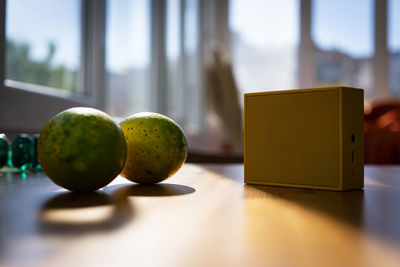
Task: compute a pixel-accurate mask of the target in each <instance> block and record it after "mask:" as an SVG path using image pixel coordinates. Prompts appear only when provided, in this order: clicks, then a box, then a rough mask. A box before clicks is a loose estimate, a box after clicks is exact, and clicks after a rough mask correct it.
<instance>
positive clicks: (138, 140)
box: [120, 112, 188, 184]
mask: <svg viewBox="0 0 400 267" xmlns="http://www.w3.org/2000/svg"><path fill="white" fill-rule="evenodd" d="M120 126H121V129H122V131H123V133H124V136H125V140H126V144H127V147H128V152H127V159H126V163H125V166H124V169H123V170H122V172H121V176H123V177H125V178H127V179H129V180H131V181H132V182H136V183H140V184H154V183H158V182H161V181H163V180H165V179H167V178H168V177H170V176H171V175H173V174H174V173H176V172H177V171H178V170H179V168H180V167H181V166H182V164H183V163H184V161H185V159H186V155H187V148H188V143H187V141H186V137H185V134H184V132H183V130H182V128H181V127H180V126H179V125H178V124H177V123H176V122H174V121H173V120H171V119H170V118H168V117H166V116H163V115H161V114H157V113H150V112H142V113H137V114H134V115H132V116H130V117H128V118H127V119H125V120H124V121H122V122H121V123H120Z"/></svg>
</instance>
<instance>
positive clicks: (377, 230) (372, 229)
mask: <svg viewBox="0 0 400 267" xmlns="http://www.w3.org/2000/svg"><path fill="white" fill-rule="evenodd" d="M244 188H245V197H246V198H252V197H273V198H278V199H282V200H285V201H290V202H292V203H294V204H296V205H299V206H301V207H303V208H306V209H311V210H314V211H316V212H319V213H322V214H325V215H327V216H330V217H331V218H333V219H336V220H339V221H342V222H344V223H346V224H348V225H351V226H352V227H354V228H355V229H357V230H359V231H362V232H365V233H369V234H372V235H374V236H377V237H380V238H383V239H385V240H387V241H389V242H391V243H393V244H395V245H400V209H399V208H398V207H397V206H396V205H389V206H390V207H389V206H388V205H387V202H386V201H385V200H384V199H382V198H381V196H382V195H381V194H378V193H377V190H375V189H373V190H371V189H370V188H368V190H366V189H365V190H362V189H359V190H352V191H345V192H334V191H325V190H310V189H296V188H285V187H274V186H259V185H245V186H244ZM255 189H256V190H255ZM387 193H388V194H387V195H386V197H388V196H389V195H390V194H391V193H393V192H389V191H388V192H387ZM383 214H385V215H386V216H380V215H383ZM387 215H390V217H388V216H387Z"/></svg>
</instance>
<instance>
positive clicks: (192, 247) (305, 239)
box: [0, 164, 400, 267]
mask: <svg viewBox="0 0 400 267" xmlns="http://www.w3.org/2000/svg"><path fill="white" fill-rule="evenodd" d="M365 173H366V178H365V182H366V185H365V188H364V190H357V191H351V192H344V193H340V192H328V191H317V190H303V189H290V188H279V187H266V186H251V185H245V184H243V165H240V164H238V165H193V164H185V166H184V167H183V168H182V169H181V170H180V171H179V172H178V174H176V175H175V176H174V177H172V178H171V179H169V180H167V181H166V182H165V183H162V184H160V185H156V186H138V185H135V184H133V183H130V182H128V181H127V180H125V179H123V178H117V179H116V180H115V181H114V182H113V183H112V184H110V185H109V186H107V187H106V188H104V189H103V190H102V191H99V192H97V193H93V194H83V195H82V194H73V193H69V192H67V191H65V190H63V189H61V188H59V187H58V186H56V185H54V184H53V183H52V182H51V181H50V180H49V179H48V178H46V176H45V175H44V174H28V175H27V176H25V175H21V174H13V175H12V174H1V176H0V216H1V217H0V234H1V235H0V259H1V260H0V265H1V266H174V267H175V266H185V267H186V266H397V267H398V266H400V167H374V166H369V167H366V169H365Z"/></svg>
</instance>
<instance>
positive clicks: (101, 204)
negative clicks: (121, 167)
mask: <svg viewBox="0 0 400 267" xmlns="http://www.w3.org/2000/svg"><path fill="white" fill-rule="evenodd" d="M132 216H133V207H132V205H131V203H130V201H129V200H128V199H127V197H126V196H123V195H118V194H117V195H112V196H110V195H108V194H106V193H103V192H92V193H73V192H67V193H61V194H58V195H56V196H54V197H52V198H50V199H49V200H47V201H46V202H45V203H44V204H43V206H42V208H41V210H40V214H39V225H40V230H41V231H42V232H44V233H57V234H82V233H93V232H104V231H111V230H114V229H117V228H119V227H121V226H122V225H124V224H125V223H126V222H128V221H129V220H130V219H131V218H132Z"/></svg>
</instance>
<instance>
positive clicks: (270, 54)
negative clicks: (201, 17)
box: [229, 0, 299, 93]
mask: <svg viewBox="0 0 400 267" xmlns="http://www.w3.org/2000/svg"><path fill="white" fill-rule="evenodd" d="M229 5H230V7H229V27H230V30H231V51H232V63H233V68H234V73H235V76H236V80H237V83H238V86H239V88H240V90H241V93H247V92H256V91H268V90H279V89H290V88H295V87H296V86H297V76H296V73H297V47H298V45H299V30H298V29H299V12H298V11H299V1H297V0H283V1H282V0H269V1H264V0H251V1H247V0H230V2H229Z"/></svg>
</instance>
